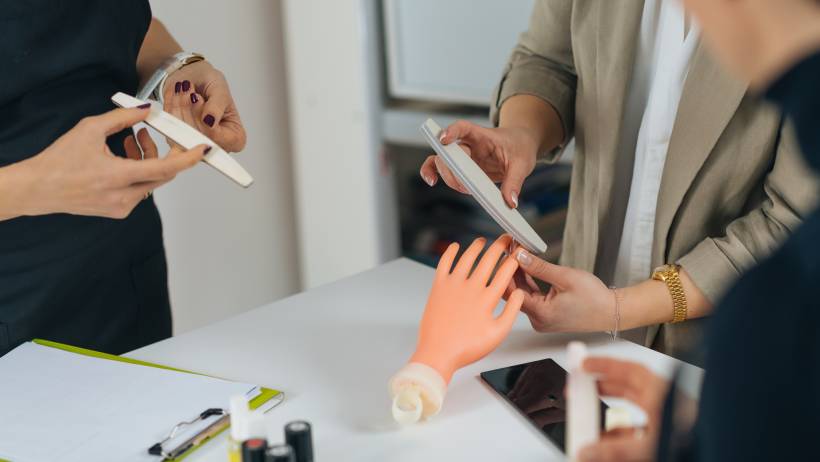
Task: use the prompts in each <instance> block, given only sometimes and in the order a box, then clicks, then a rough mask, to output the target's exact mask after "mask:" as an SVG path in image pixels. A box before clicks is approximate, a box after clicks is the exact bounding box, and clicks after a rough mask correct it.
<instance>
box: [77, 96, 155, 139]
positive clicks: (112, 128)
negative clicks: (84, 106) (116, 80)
mask: <svg viewBox="0 0 820 462" xmlns="http://www.w3.org/2000/svg"><path fill="white" fill-rule="evenodd" d="M143 106H144V107H143ZM143 106H139V107H135V108H133V109H123V108H120V109H114V110H113V111H108V112H106V113H105V114H101V115H98V116H94V117H91V118H90V120H91V122H92V123H93V124H94V125H95V126H96V127H98V128H100V129H102V130H103V132H104V133H105V136H110V135H113V134H114V133H119V132H121V131H123V130H125V129H126V128H129V127H133V126H134V125H136V124H138V123H140V122H142V121H143V120H145V118H146V117H148V114H150V113H151V111H149V110H148V109H149V108H150V107H151V105H150V104H148V103H146V104H145V105H143Z"/></svg>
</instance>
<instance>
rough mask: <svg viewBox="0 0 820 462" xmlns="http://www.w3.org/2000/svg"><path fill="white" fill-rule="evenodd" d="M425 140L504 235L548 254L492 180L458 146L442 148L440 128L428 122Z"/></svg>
mask: <svg viewBox="0 0 820 462" xmlns="http://www.w3.org/2000/svg"><path fill="white" fill-rule="evenodd" d="M421 133H422V134H423V135H424V138H425V139H426V140H427V142H428V143H429V144H430V146H432V147H433V150H435V151H436V154H438V155H439V157H441V158H442V159H443V160H444V162H445V163H446V164H447V167H449V168H450V171H452V172H453V174H454V175H455V176H456V178H458V181H460V182H461V184H463V185H464V187H465V188H467V190H468V191H470V193H471V194H472V196H473V197H474V198H475V199H476V200H477V201H478V203H479V204H481V206H482V207H483V208H484V210H486V211H487V213H489V214H490V216H491V217H493V219H494V220H495V221H496V223H498V224H499V226H501V227H502V228H504V231H506V232H508V233H509V234H510V235H511V236H512V237H513V239H515V241H516V242H518V243H519V244H521V245H522V246H523V247H524V248H525V249H527V250H529V251H530V252H532V253H534V254H536V255H538V254H543V253H544V252H546V251H547V243H546V242H544V240H543V239H541V236H539V235H538V233H536V232H535V230H534V229H532V226H530V224H529V223H527V220H525V219H524V217H523V216H521V214H520V213H519V212H518V210H516V209H511V208H510V207H509V206H507V203H506V202H504V197H503V196H502V195H501V191H500V190H499V189H498V187H497V186H496V185H495V183H493V181H492V180H491V179H490V177H488V176H487V174H486V173H484V171H483V170H481V167H479V166H478V165H477V164H476V163H475V161H474V160H473V159H472V157H470V156H469V155H467V153H466V152H464V150H463V149H461V147H459V145H458V144H457V143H451V144H448V145H447V146H445V145H443V144H441V142H440V141H439V136H441V127H439V126H438V124H437V123H435V122H434V121H433V119H427V121H426V122H424V124H423V125H422V126H421Z"/></svg>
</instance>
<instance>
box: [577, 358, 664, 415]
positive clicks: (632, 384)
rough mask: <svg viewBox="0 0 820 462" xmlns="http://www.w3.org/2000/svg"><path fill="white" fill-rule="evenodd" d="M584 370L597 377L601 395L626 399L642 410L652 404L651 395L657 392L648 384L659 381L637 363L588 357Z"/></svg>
mask: <svg viewBox="0 0 820 462" xmlns="http://www.w3.org/2000/svg"><path fill="white" fill-rule="evenodd" d="M584 370H586V371H587V372H589V373H591V374H596V375H598V377H599V380H598V388H599V390H600V393H601V394H602V395H604V396H613V397H618V398H624V399H627V400H629V401H632V402H633V403H635V404H637V405H638V406H639V407H641V408H643V409H646V408H647V407H648V406H650V405H651V404H652V396H651V395H652V394H653V393H657V392H658V390H657V389H655V388H654V387H649V384H650V383H652V382H654V381H657V380H660V379H659V378H658V377H656V376H655V375H654V374H653V373H652V372H651V371H650V370H649V369H647V368H646V367H644V366H643V365H641V364H638V363H634V362H631V361H621V360H617V359H612V358H600V357H590V358H587V359H586V360H585V361H584Z"/></svg>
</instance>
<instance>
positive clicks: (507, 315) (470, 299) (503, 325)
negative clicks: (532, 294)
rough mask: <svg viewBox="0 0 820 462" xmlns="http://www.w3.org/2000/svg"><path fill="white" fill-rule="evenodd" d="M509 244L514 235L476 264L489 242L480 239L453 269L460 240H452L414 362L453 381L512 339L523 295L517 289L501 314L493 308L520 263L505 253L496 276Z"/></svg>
mask: <svg viewBox="0 0 820 462" xmlns="http://www.w3.org/2000/svg"><path fill="white" fill-rule="evenodd" d="M510 242H511V238H510V236H507V235H504V236H502V237H500V238H498V240H496V241H495V242H494V243H493V244H492V245H491V246H490V248H489V249H487V251H486V252H485V253H484V256H483V257H482V258H481V260H480V261H479V262H478V265H475V262H476V259H477V258H478V256H479V254H480V253H481V251H482V250H484V245H485V244H486V240H484V239H476V240H475V241H474V242H473V244H472V245H470V247H469V248H468V249H467V250H466V251H465V252H464V254H463V255H462V256H461V258H460V259H459V260H458V263H457V264H456V265H455V268H453V270H452V272H450V268H451V267H452V265H453V261H454V260H455V258H456V254H457V253H458V244H450V247H448V248H447V250H446V251H445V252H444V255H443V256H442V257H441V260H440V261H439V264H438V268H437V269H436V276H435V280H434V282H433V288H432V290H431V291H430V297H429V298H428V300H427V306H426V308H425V309H424V315H423V317H422V320H421V326H420V328H419V340H418V345H417V347H416V352H415V354H414V355H413V357H412V358H411V359H410V362H419V363H422V364H426V365H428V366H430V367H433V368H434V369H436V370H437V371H438V372H439V374H441V376H442V378H444V380H445V382H449V380H450V377H451V376H452V374H453V372H455V371H456V370H458V369H460V368H461V367H464V366H466V365H467V364H471V363H473V362H475V361H478V360H479V359H481V358H483V357H484V356H486V355H487V354H489V353H490V352H491V351H493V350H495V349H496V348H497V347H498V345H499V344H501V342H502V341H503V340H504V339H505V338H506V337H507V334H508V333H509V332H510V329H512V325H513V323H514V322H515V317H516V315H517V314H518V311H519V309H520V307H521V301H522V299H523V296H524V294H523V293H521V292H520V291H514V292H513V293H512V294H511V295H510V298H509V301H508V302H507V305H506V307H505V308H504V311H503V312H502V313H501V315H500V316H498V317H497V318H496V317H495V315H494V314H493V310H495V307H496V306H497V305H498V302H499V301H500V300H501V296H502V295H503V293H504V289H505V288H506V287H507V284H509V281H510V278H512V275H513V273H515V270H516V268H517V267H518V264H517V263H516V261H515V259H513V258H509V257H504V258H503V259H502V260H501V261H502V263H501V265H500V266H499V267H498V271H496V272H495V275H494V276H493V270H494V269H495V268H496V266H497V265H498V262H499V259H501V258H502V255H503V253H504V250H506V249H508V248H509V246H510ZM473 266H475V269H473ZM471 270H472V274H471V273H470V271H471Z"/></svg>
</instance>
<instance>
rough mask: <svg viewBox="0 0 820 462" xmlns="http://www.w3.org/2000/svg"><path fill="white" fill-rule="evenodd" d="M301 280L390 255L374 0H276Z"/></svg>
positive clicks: (391, 212) (311, 283) (394, 233)
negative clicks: (281, 21) (280, 11)
mask: <svg viewBox="0 0 820 462" xmlns="http://www.w3.org/2000/svg"><path fill="white" fill-rule="evenodd" d="M283 3H284V7H285V11H284V13H285V33H286V47H287V71H288V77H289V79H288V90H289V97H290V108H291V123H292V127H291V133H292V138H291V139H292V140H293V152H294V179H295V182H296V185H295V186H296V199H297V204H298V208H297V210H298V213H297V215H298V220H299V228H298V229H299V254H300V261H301V271H302V272H301V274H302V282H303V285H304V286H305V287H306V288H311V287H315V286H317V285H320V284H324V283H327V282H330V281H333V280H336V279H339V278H341V277H344V276H348V275H350V274H353V273H357V272H360V271H363V270H366V269H370V268H372V267H374V266H376V265H378V264H380V263H382V262H384V261H387V260H390V259H392V258H395V257H396V256H397V255H398V253H399V252H398V247H399V245H398V226H397V219H396V206H395V197H394V191H395V188H394V187H393V184H392V173H391V172H390V168H389V166H388V165H387V162H386V159H385V155H384V152H383V150H382V143H381V127H380V118H379V117H380V110H381V67H380V63H379V62H378V56H379V53H378V48H377V46H378V39H379V36H378V33H377V30H378V28H377V20H378V17H377V14H376V8H375V0H333V1H329V0H285V1H284V2H283Z"/></svg>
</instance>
